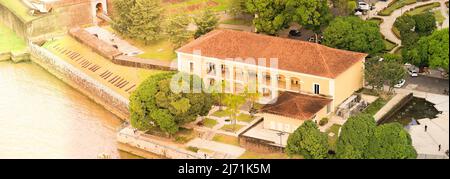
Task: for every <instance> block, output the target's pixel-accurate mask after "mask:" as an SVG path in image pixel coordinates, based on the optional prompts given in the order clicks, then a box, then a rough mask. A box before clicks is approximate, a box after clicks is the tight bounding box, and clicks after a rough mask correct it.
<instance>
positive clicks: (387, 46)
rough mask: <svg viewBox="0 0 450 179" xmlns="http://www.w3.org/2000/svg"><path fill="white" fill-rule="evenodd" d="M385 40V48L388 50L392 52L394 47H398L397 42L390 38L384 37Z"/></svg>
mask: <svg viewBox="0 0 450 179" xmlns="http://www.w3.org/2000/svg"><path fill="white" fill-rule="evenodd" d="M383 42H384V50H386V51H388V52H390V51H391V50H392V49H394V48H395V47H397V44H395V43H393V42H391V41H389V40H386V39H384V40H383Z"/></svg>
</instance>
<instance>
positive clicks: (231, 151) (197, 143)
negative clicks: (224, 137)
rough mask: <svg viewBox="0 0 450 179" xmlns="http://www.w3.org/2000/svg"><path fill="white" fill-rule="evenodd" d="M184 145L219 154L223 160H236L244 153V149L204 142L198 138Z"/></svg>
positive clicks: (208, 141)
mask: <svg viewBox="0 0 450 179" xmlns="http://www.w3.org/2000/svg"><path fill="white" fill-rule="evenodd" d="M186 145H187V146H191V147H197V148H199V149H207V150H210V151H214V152H218V153H219V155H220V154H221V156H223V158H238V157H239V156H241V155H242V154H243V153H244V152H245V149H244V148H241V147H238V146H234V145H229V144H224V143H220V142H214V141H210V140H204V139H200V138H195V139H193V140H191V141H189V142H188V143H187V144H186ZM215 155H217V154H213V156H215Z"/></svg>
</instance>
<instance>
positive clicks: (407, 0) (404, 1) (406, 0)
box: [378, 0, 417, 16]
mask: <svg viewBox="0 0 450 179" xmlns="http://www.w3.org/2000/svg"><path fill="white" fill-rule="evenodd" d="M416 2H417V0H395V1H394V2H393V3H391V4H390V5H389V6H388V7H387V8H385V9H383V10H382V11H380V12H379V13H378V15H380V16H389V15H391V14H392V12H394V11H395V10H397V9H400V8H401V7H403V6H406V5H409V4H414V3H416Z"/></svg>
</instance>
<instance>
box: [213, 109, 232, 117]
mask: <svg viewBox="0 0 450 179" xmlns="http://www.w3.org/2000/svg"><path fill="white" fill-rule="evenodd" d="M212 115H213V116H216V117H229V116H230V115H231V112H229V111H226V110H219V111H216V112H214V113H213V114H212Z"/></svg>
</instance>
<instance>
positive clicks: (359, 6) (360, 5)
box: [358, 2, 371, 11]
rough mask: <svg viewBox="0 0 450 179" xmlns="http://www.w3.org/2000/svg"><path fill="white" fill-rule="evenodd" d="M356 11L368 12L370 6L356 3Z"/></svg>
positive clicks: (364, 3)
mask: <svg viewBox="0 0 450 179" xmlns="http://www.w3.org/2000/svg"><path fill="white" fill-rule="evenodd" d="M358 9H361V10H363V11H370V10H371V8H370V5H369V4H367V3H366V2H358Z"/></svg>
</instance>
